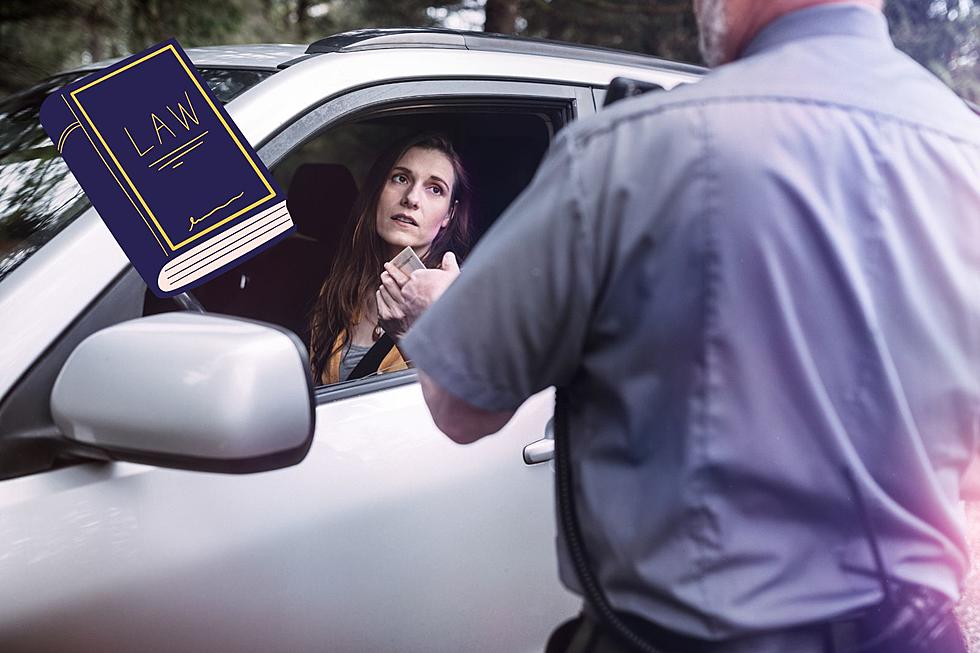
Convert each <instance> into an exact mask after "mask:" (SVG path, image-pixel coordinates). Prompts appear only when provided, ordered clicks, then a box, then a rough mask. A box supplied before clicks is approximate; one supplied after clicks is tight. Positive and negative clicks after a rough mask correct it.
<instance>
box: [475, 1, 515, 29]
mask: <svg viewBox="0 0 980 653" xmlns="http://www.w3.org/2000/svg"><path fill="white" fill-rule="evenodd" d="M517 3H518V0H487V5H486V9H485V11H486V22H484V23H483V31H484V32H495V33H497V34H516V33H517Z"/></svg>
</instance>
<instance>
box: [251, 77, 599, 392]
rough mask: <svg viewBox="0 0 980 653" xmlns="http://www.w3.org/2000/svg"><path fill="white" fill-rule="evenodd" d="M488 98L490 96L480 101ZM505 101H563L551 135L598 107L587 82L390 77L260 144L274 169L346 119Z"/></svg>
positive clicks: (395, 376)
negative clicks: (391, 79)
mask: <svg viewBox="0 0 980 653" xmlns="http://www.w3.org/2000/svg"><path fill="white" fill-rule="evenodd" d="M484 98H485V99H486V100H487V101H486V102H480V100H483V99H484ZM501 105H509V106H516V107H527V108H528V109H532V108H534V107H535V105H537V106H538V107H541V108H547V109H548V110H549V111H554V110H555V109H556V108H559V107H560V110H561V117H562V119H563V123H562V124H560V125H556V126H555V127H556V128H555V130H554V131H553V132H552V133H551V134H550V138H552V139H553V138H554V132H555V131H558V130H560V129H561V128H562V127H564V126H566V125H567V124H568V123H570V122H571V121H573V120H576V119H578V118H581V117H583V116H587V115H591V114H594V113H595V111H596V105H595V100H594V97H593V92H592V88H591V87H590V86H589V85H587V84H583V85H574V84H567V83H550V82H528V81H522V80H510V79H452V80H450V79H423V80H411V81H394V82H385V83H381V84H378V85H373V86H369V87H365V88H360V89H354V90H352V91H350V92H348V93H345V94H343V95H340V96H336V97H334V98H332V99H330V100H328V101H326V102H324V103H322V104H320V105H318V106H317V107H315V108H313V109H312V110H310V111H308V112H306V113H305V114H303V115H301V116H299V117H298V118H297V119H295V120H294V121H293V122H291V123H290V124H288V125H287V126H286V127H285V128H284V129H282V130H280V131H278V132H277V133H275V134H274V135H273V136H272V137H271V138H269V139H268V140H267V141H266V142H264V143H262V144H260V147H258V148H256V149H257V151H258V154H259V156H260V157H261V158H262V161H263V162H264V163H265V165H266V166H267V167H269V168H270V169H271V168H273V167H274V166H276V165H277V164H278V163H280V162H281V161H282V160H283V159H285V158H286V156H288V155H289V154H290V153H291V152H293V151H295V150H296V149H297V148H299V147H302V146H303V145H305V144H306V143H307V142H309V141H310V140H311V139H313V138H316V137H317V136H319V135H320V134H322V133H324V132H325V131H327V130H329V129H335V128H337V127H338V126H341V125H342V124H343V123H344V122H348V121H352V120H358V119H363V118H366V117H368V116H371V115H380V114H383V113H402V112H410V111H413V110H416V111H417V110H421V109H425V110H430V109H432V108H433V107H441V108H445V109H446V110H447V111H451V110H454V109H460V108H465V107H474V106H482V107H492V106H501ZM417 381H418V373H417V371H416V370H415V369H414V368H409V369H407V370H401V371H398V372H391V373H387V374H380V375H377V376H370V377H366V378H363V379H357V380H354V381H345V382H341V383H336V384H333V385H326V386H315V389H314V395H315V399H316V404H317V405H318V406H319V405H322V404H327V403H331V402H334V401H340V400H342V399H348V398H350V397H356V396H360V395H363V394H368V393H373V392H378V391H380V390H387V389H389V388H395V387H399V386H402V385H407V384H410V383H415V382H417Z"/></svg>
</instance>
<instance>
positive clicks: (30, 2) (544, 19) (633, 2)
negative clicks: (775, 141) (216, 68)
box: [0, 0, 980, 102]
mask: <svg viewBox="0 0 980 653" xmlns="http://www.w3.org/2000/svg"><path fill="white" fill-rule="evenodd" d="M690 5H691V2H690V0H227V1H225V2H201V1H200V0H2V2H0V96H2V95H6V94H8V93H11V92H13V91H15V90H17V89H19V88H23V87H25V86H27V85H29V84H31V83H33V82H35V81H37V80H39V79H40V78H42V77H45V76H47V75H50V74H52V73H54V72H57V71H59V70H63V69H65V68H69V67H72V66H76V65H79V64H81V63H86V62H89V61H93V60H99V59H104V58H107V57H112V56H119V55H122V54H127V53H130V52H135V51H139V50H142V49H144V48H146V47H148V46H150V45H152V44H153V43H156V42H158V41H161V40H163V39H165V38H169V37H171V36H176V37H177V38H178V39H179V40H180V42H181V44H183V45H184V46H185V47H192V46H197V45H209V44H215V43H256V42H278V43H282V42H289V43H303V42H309V41H311V40H314V39H316V38H318V37H321V36H325V35H327V34H331V33H334V32H339V31H344V30H350V29H357V28H361V27H396V26H397V27H401V26H430V27H451V28H456V29H475V30H484V29H485V30H486V31H490V32H499V33H504V34H519V35H522V36H537V37H543V38H550V39H558V40H563V41H571V42H579V43H591V44H594V45H602V46H607V47H612V48H619V49H623V50H632V51H636V52H644V53H648V54H655V55H658V56H662V57H667V58H670V59H677V60H681V61H690V62H695V63H700V57H699V55H698V52H697V31H696V27H695V23H694V16H693V14H692V12H691V7H690ZM886 14H887V16H888V19H889V24H890V26H891V31H892V36H893V38H894V39H895V42H896V44H897V45H898V46H899V47H900V48H901V49H903V50H904V51H905V52H907V53H909V54H910V55H911V56H912V57H914V58H915V59H916V60H918V61H919V62H920V63H922V64H923V65H924V66H926V67H927V68H929V70H931V71H932V72H933V73H935V74H936V75H937V76H939V77H940V78H942V79H943V81H945V82H946V83H947V84H949V85H950V86H952V87H954V88H955V89H956V90H957V91H958V92H959V93H960V94H961V95H963V96H964V97H967V98H968V99H971V100H973V101H974V102H977V101H980V0H887V6H886ZM855 63H856V64H859V63H860V62H855Z"/></svg>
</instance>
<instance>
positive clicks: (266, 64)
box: [66, 43, 307, 72]
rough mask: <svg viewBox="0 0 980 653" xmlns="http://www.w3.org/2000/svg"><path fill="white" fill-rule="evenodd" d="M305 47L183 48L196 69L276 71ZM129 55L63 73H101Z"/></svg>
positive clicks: (272, 45) (210, 46)
mask: <svg viewBox="0 0 980 653" xmlns="http://www.w3.org/2000/svg"><path fill="white" fill-rule="evenodd" d="M306 48H307V46H305V45H296V44H292V43H258V44H250V45H208V46H204V47H200V48H186V50H185V52H187V56H189V57H190V59H191V61H193V62H194V65H195V66H197V67H199V68H227V69H232V68H239V69H247V70H270V71H275V70H277V69H278V68H279V67H280V66H281V64H284V63H287V62H289V61H291V60H294V59H296V58H297V57H301V56H302V55H303V54H304V53H305V52H306ZM129 56H131V55H125V56H122V57H115V58H113V59H103V60H101V61H93V62H92V63H89V64H85V65H84V66H79V67H78V68H74V69H72V70H70V71H66V72H85V71H87V70H101V69H103V68H105V67H106V66H109V65H112V64H114V63H116V62H117V61H121V60H123V59H125V58H126V57H129Z"/></svg>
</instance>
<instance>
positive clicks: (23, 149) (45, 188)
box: [0, 68, 272, 279]
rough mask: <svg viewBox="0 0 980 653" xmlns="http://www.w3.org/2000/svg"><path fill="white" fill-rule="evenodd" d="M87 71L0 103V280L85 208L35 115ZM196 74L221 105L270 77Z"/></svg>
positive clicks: (215, 71)
mask: <svg viewBox="0 0 980 653" xmlns="http://www.w3.org/2000/svg"><path fill="white" fill-rule="evenodd" d="M91 72H92V71H87V72H82V73H67V74H64V75H58V76H55V77H52V78H50V79H48V80H45V81H44V82H42V83H40V84H38V85H36V86H34V87H32V88H29V89H27V90H25V91H23V92H21V93H18V94H16V95H13V96H10V97H8V98H6V99H4V100H0V279H2V278H3V277H4V276H6V275H7V274H8V273H10V271H12V270H13V269H14V268H16V267H17V266H18V265H20V264H21V263H23V262H24V261H25V260H26V259H27V258H28V257H29V256H30V255H31V254H33V253H34V252H35V251H37V250H38V249H39V248H40V247H41V246H42V245H44V243H46V242H48V241H49V240H50V239H51V238H53V237H54V236H55V235H56V234H57V233H58V232H60V231H61V230H62V229H64V228H65V227H66V226H67V225H68V224H70V223H71V222H72V220H74V219H75V218H77V217H78V216H79V215H81V213H82V211H83V210H84V209H85V208H87V207H88V206H89V201H88V198H87V197H86V196H85V193H84V192H83V191H82V189H81V187H80V186H79V185H78V183H77V182H76V181H75V177H74V176H73V175H72V174H71V172H70V171H69V170H68V166H67V165H65V162H64V160H63V159H62V158H61V156H60V155H59V154H58V150H57V149H56V148H55V146H54V144H53V143H52V142H51V140H50V139H49V138H48V135H47V134H46V133H45V131H44V129H43V128H42V127H41V123H40V120H39V119H38V115H39V112H40V108H41V103H42V102H44V99H45V98H46V97H47V96H48V95H49V94H51V93H53V92H55V91H57V90H58V89H59V88H61V87H62V86H64V85H65V84H69V83H71V82H73V81H75V80H77V79H80V78H82V77H85V76H86V75H89V74H91ZM199 72H200V74H201V76H202V78H203V79H204V80H205V81H206V82H207V84H208V86H209V87H210V88H211V90H212V91H214V93H215V95H216V96H217V98H218V99H219V100H220V101H221V102H222V103H227V102H229V101H231V99H233V98H234V97H236V96H238V95H239V94H241V93H243V92H244V91H246V90H247V89H248V88H251V87H252V86H254V85H255V84H258V83H259V82H260V81H262V80H263V79H265V78H266V77H268V76H269V75H271V74H272V72H271V71H261V70H219V69H209V68H204V69H200V70H199Z"/></svg>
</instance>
